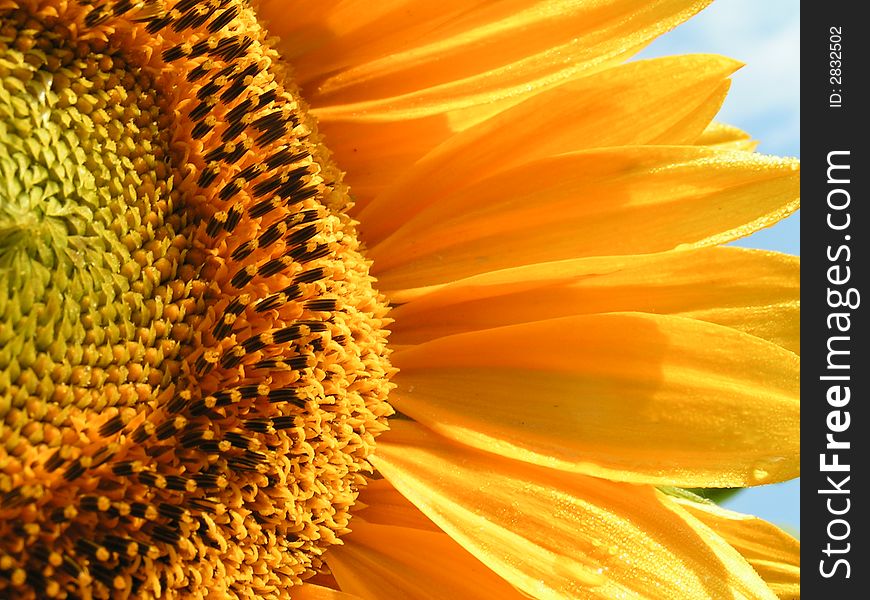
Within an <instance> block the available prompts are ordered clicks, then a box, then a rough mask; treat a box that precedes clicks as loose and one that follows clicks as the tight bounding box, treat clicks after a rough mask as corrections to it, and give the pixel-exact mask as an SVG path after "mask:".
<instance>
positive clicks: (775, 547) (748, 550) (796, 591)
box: [674, 499, 801, 600]
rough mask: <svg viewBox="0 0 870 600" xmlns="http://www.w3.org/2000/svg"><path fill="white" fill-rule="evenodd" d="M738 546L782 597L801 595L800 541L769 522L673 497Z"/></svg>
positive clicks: (733, 544)
mask: <svg viewBox="0 0 870 600" xmlns="http://www.w3.org/2000/svg"><path fill="white" fill-rule="evenodd" d="M674 502H676V503H677V504H679V505H681V506H682V507H683V508H684V509H686V511H688V512H689V513H690V514H692V515H694V516H695V517H697V518H698V519H699V520H700V521H702V522H703V523H706V524H707V525H708V526H709V527H710V528H711V529H713V530H715V531H716V532H717V533H718V534H719V535H720V536H722V537H723V538H724V539H725V541H727V542H728V543H729V544H731V546H733V547H734V548H736V549H737V551H738V552H740V554H742V555H743V557H744V558H745V559H746V560H747V561H749V564H750V565H752V566H753V568H754V569H755V570H756V571H757V572H758V574H759V575H761V578H762V579H764V581H765V582H767V585H768V586H770V588H771V589H772V590H773V591H774V593H776V595H777V596H779V597H780V598H781V599H782V600H792V599H794V598H800V595H801V593H800V590H801V571H800V566H801V547H800V542H798V541H797V540H796V539H794V538H793V537H792V536H790V535H789V534H787V533H786V532H784V531H783V530H782V529H780V528H778V527H776V526H774V525H771V524H770V523H768V522H766V521H764V520H762V519H759V518H758V517H753V516H752V515H744V514H741V513H738V512H734V511H731V510H726V509H724V508H720V507H718V506H715V505H712V504H699V503H696V502H691V501H689V500H680V499H674Z"/></svg>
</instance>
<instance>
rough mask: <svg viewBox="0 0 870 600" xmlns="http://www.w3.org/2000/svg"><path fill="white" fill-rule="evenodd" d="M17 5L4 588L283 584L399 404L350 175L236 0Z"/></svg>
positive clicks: (88, 590) (4, 121)
mask: <svg viewBox="0 0 870 600" xmlns="http://www.w3.org/2000/svg"><path fill="white" fill-rule="evenodd" d="M140 4H141V6H140ZM13 5H14V7H13V8H11V9H10V8H0V173H2V175H0V177H2V181H0V596H3V597H7V596H9V595H10V594H11V595H12V596H14V597H21V598H42V597H83V596H91V597H98V598H99V597H114V596H116V595H119V596H122V597H126V596H135V597H182V596H183V597H191V598H199V597H205V596H207V595H209V594H212V595H214V594H217V595H218V597H235V596H240V597H242V596H244V597H247V596H249V595H251V594H254V595H256V596H262V597H284V596H286V590H287V589H288V588H289V587H291V586H292V585H297V584H299V583H300V582H301V581H302V580H304V579H305V578H307V577H309V576H311V575H312V574H314V573H316V572H317V571H318V569H319V568H320V566H321V561H320V558H319V557H320V556H321V555H322V553H323V551H324V550H325V549H326V548H327V547H328V546H329V545H330V544H333V543H335V542H336V540H337V536H339V535H341V534H342V533H344V532H346V531H347V525H348V520H349V518H350V508H351V507H352V505H353V504H354V502H355V500H356V497H357V494H358V490H359V488H360V487H361V486H362V485H364V482H365V478H364V476H363V473H364V472H366V471H369V470H370V466H369V464H368V462H367V457H368V456H369V455H370V454H371V452H372V450H373V447H374V437H375V436H376V435H377V434H378V433H379V432H380V431H382V430H383V429H384V428H385V419H386V417H387V415H388V414H389V413H390V408H389V405H388V404H387V403H386V394H387V392H388V391H389V388H390V384H389V382H388V378H389V374H390V372H391V367H390V366H389V363H388V361H387V358H386V356H387V350H386V345H385V323H384V320H383V319H384V315H385V308H384V306H383V302H382V299H381V298H380V296H379V295H378V294H377V292H376V291H374V290H373V288H372V285H371V283H372V280H371V277H370V276H369V275H368V265H367V263H366V261H365V260H364V258H363V257H362V256H361V254H360V252H359V249H358V242H357V239H356V234H355V230H354V223H353V222H352V221H351V220H350V218H349V217H347V215H346V214H345V212H344V211H345V209H346V208H347V191H346V188H345V187H344V186H342V184H341V183H340V175H339V173H338V172H337V170H336V169H335V168H334V167H333V166H331V165H330V164H329V162H328V160H327V159H326V151H325V150H324V149H323V147H322V145H321V144H320V143H319V139H318V137H317V134H316V131H315V130H314V126H313V123H312V122H311V120H310V118H309V117H308V116H307V114H306V112H305V110H304V107H303V105H302V104H301V101H300V100H299V98H298V95H297V94H296V92H295V90H294V89H293V88H292V85H291V84H290V83H289V80H287V79H286V76H285V72H284V71H283V69H282V67H281V65H280V64H279V63H278V62H276V56H275V54H274V52H272V51H271V50H270V49H269V48H268V47H266V46H265V45H264V44H263V43H262V39H263V37H264V34H263V32H262V30H261V28H260V27H259V26H258V24H257V23H256V18H255V16H254V15H253V13H252V11H251V10H250V9H249V8H248V7H246V6H245V5H244V3H241V2H233V1H230V0H215V1H213V2H196V1H193V0H182V1H181V2H178V3H174V4H173V3H168V5H166V6H163V5H160V6H158V4H157V3H135V4H134V3H130V2H126V1H123V0H122V1H121V2H116V3H110V4H107V5H100V6H86V5H84V4H77V3H70V4H66V3H63V2H58V3H54V2H51V1H37V0H33V1H32V2H30V1H22V2H21V3H20V5H19V4H18V3H13Z"/></svg>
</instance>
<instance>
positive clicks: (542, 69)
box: [259, 0, 709, 105]
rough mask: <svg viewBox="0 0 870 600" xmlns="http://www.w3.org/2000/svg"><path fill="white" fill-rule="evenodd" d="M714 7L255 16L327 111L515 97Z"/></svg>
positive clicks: (325, 11)
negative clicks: (426, 96) (410, 96)
mask: <svg viewBox="0 0 870 600" xmlns="http://www.w3.org/2000/svg"><path fill="white" fill-rule="evenodd" d="M708 3H709V0H705V1H700V2H699V1H691V0H650V1H647V2H637V1H634V0H599V1H597V2H575V1H571V0H555V1H554V0H547V1H541V0H538V1H536V2H535V1H533V2H529V1H528V0H504V1H501V2H477V3H474V2H467V1H465V2H459V1H457V0H439V1H437V2H436V1H433V0H417V1H415V2H395V1H392V2H378V3H377V4H376V5H374V6H373V5H372V4H371V3H368V4H365V5H364V6H363V5H362V3H360V2H356V1H349V2H340V3H333V5H332V6H325V7H322V8H320V9H319V10H317V9H315V10H312V9H311V8H306V7H304V6H302V7H299V9H300V10H295V9H291V10H290V11H289V14H292V15H293V18H292V19H288V18H287V14H288V11H287V6H286V4H285V3H279V2H270V1H268V0H267V1H264V2H261V6H260V11H259V12H260V14H261V15H262V16H263V18H264V19H265V20H267V21H268V22H269V27H270V30H271V31H272V32H273V33H275V34H278V35H280V36H281V40H280V41H278V49H279V50H281V51H283V53H284V54H285V56H286V57H287V58H288V59H289V60H291V61H292V62H293V63H294V66H295V72H296V79H297V81H299V82H300V83H301V84H302V85H303V86H304V93H305V97H306V98H307V99H308V100H309V101H310V102H312V103H313V104H315V105H324V104H335V103H348V102H360V101H366V100H372V99H377V98H388V97H395V96H401V95H403V94H406V93H409V92H417V91H419V90H426V89H427V88H428V89H431V88H438V87H440V86H447V87H448V88H449V87H450V84H453V83H455V82H468V81H473V82H474V83H473V84H470V85H469V84H465V85H466V86H467V87H468V88H471V90H474V91H476V92H477V93H480V94H492V93H495V92H497V91H498V90H499V89H502V88H510V87H513V88H518V87H519V86H520V85H521V84H527V85H528V84H530V83H531V82H534V81H536V80H539V79H541V78H546V77H547V76H552V75H553V74H554V72H560V71H572V70H575V71H579V70H583V69H584V68H586V67H587V65H588V64H589V63H592V64H594V63H597V62H600V61H601V60H603V59H606V58H612V57H614V56H620V55H624V54H625V53H626V52H627V51H628V50H636V49H638V48H640V47H642V46H643V45H645V44H646V43H648V42H649V41H650V40H652V39H653V38H655V37H657V36H658V35H660V34H662V33H664V32H665V31H667V30H669V29H671V28H673V27H675V26H676V25H678V24H679V23H681V22H683V21H685V20H686V19H688V18H689V17H691V16H692V15H693V14H695V13H696V12H698V11H699V10H700V9H701V8H703V7H704V6H705V5H706V4H708ZM305 4H308V3H305ZM318 13H319V14H318ZM471 90H469V91H471ZM466 93H468V92H466ZM458 95H461V93H457V90H455V89H452V90H445V91H444V92H442V96H443V97H445V98H446V97H449V96H452V97H454V98H455V97H457V96H458Z"/></svg>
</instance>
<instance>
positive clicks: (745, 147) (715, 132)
mask: <svg viewBox="0 0 870 600" xmlns="http://www.w3.org/2000/svg"><path fill="white" fill-rule="evenodd" d="M695 143H696V144H697V145H699V146H713V147H716V148H718V149H720V150H741V151H743V152H753V151H755V148H756V147H757V146H758V142H756V141H755V140H753V139H752V136H750V135H749V134H748V133H746V132H745V131H743V130H742V129H739V128H737V127H734V126H733V125H726V124H724V123H710V125H708V126H707V129H705V130H704V133H702V134H701V137H699V138H698V139H697V140H696V141H695Z"/></svg>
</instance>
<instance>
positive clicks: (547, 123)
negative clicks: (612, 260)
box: [359, 55, 739, 245]
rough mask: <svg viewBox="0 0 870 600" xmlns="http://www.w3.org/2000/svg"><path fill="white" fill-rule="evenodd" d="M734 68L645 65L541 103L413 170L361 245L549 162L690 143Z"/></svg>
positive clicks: (441, 149) (696, 59) (368, 215)
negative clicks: (523, 168)
mask: <svg viewBox="0 0 870 600" xmlns="http://www.w3.org/2000/svg"><path fill="white" fill-rule="evenodd" d="M738 66H739V63H736V62H735V61H732V60H730V59H725V58H722V57H718V56H707V55H698V56H680V57H668V58H660V59H655V60H645V61H638V62H633V63H628V64H625V65H620V66H618V67H614V68H610V69H606V70H604V71H600V72H597V73H595V74H593V75H590V76H589V77H583V78H580V79H577V80H575V81H570V82H568V83H565V84H563V85H560V86H558V87H556V88H553V89H549V90H547V91H544V92H542V93H540V94H537V95H536V96H533V97H531V98H529V99H527V100H525V101H523V102H521V103H520V104H518V105H516V106H513V107H511V108H509V109H508V110H505V111H504V112H501V113H499V114H498V115H496V116H494V117H492V118H491V119H488V120H486V121H484V122H482V123H480V124H478V125H476V126H474V127H471V128H469V129H467V130H465V131H463V132H461V133H459V134H457V135H455V136H453V137H451V138H449V139H448V140H447V141H446V142H444V143H443V144H441V145H440V146H438V147H437V148H435V149H434V150H432V151H431V152H430V153H429V154H427V155H426V156H425V157H423V158H421V159H420V160H419V161H417V163H416V164H415V165H414V166H413V167H412V168H411V169H410V170H409V171H408V172H407V173H406V174H405V175H404V176H403V177H402V178H401V179H400V180H398V181H397V183H396V184H395V185H394V186H392V187H391V188H390V189H389V190H388V191H386V192H385V193H384V194H382V195H381V196H379V197H377V198H375V199H374V200H373V201H372V202H371V203H370V204H369V205H368V206H366V208H365V209H364V210H363V211H362V212H361V213H360V215H359V220H360V222H361V232H362V234H361V235H362V236H363V237H364V239H365V240H366V242H367V243H368V244H369V245H374V244H375V243H377V242H378V241H380V240H381V239H383V238H384V237H386V235H387V234H388V233H389V232H390V231H392V230H394V229H395V228H396V227H397V226H398V225H400V224H401V223H403V222H405V221H407V220H408V219H409V218H410V217H411V216H413V215H414V214H416V213H417V212H420V211H421V210H422V209H424V208H426V207H427V206H429V205H431V204H432V203H434V202H436V201H437V200H440V199H441V198H443V197H444V196H445V195H446V194H449V193H452V192H454V191H455V190H457V189H459V188H461V187H463V186H467V185H470V184H472V183H474V182H476V181H479V180H481V179H483V178H485V177H487V176H489V175H491V174H492V173H495V172H498V171H500V170H504V169H508V168H510V167H514V166H517V165H521V164H523V163H526V162H530V161H533V160H536V159H540V158H543V157H547V156H553V155H556V154H561V153H564V152H571V151H575V150H580V149H584V148H591V147H607V146H623V145H642V144H649V143H655V144H685V143H693V142H694V141H695V139H696V138H697V137H698V136H699V135H700V134H701V132H702V131H703V130H704V128H705V127H706V126H707V125H708V124H709V122H710V120H711V119H712V117H713V115H714V114H715V113H716V111H718V109H719V106H720V105H721V102H722V100H723V99H724V95H725V92H726V91H727V87H728V84H729V82H728V79H727V78H728V76H729V75H730V74H731V73H732V72H733V71H734V70H735V69H736V68H737V67H738ZM445 174H449V176H445Z"/></svg>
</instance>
